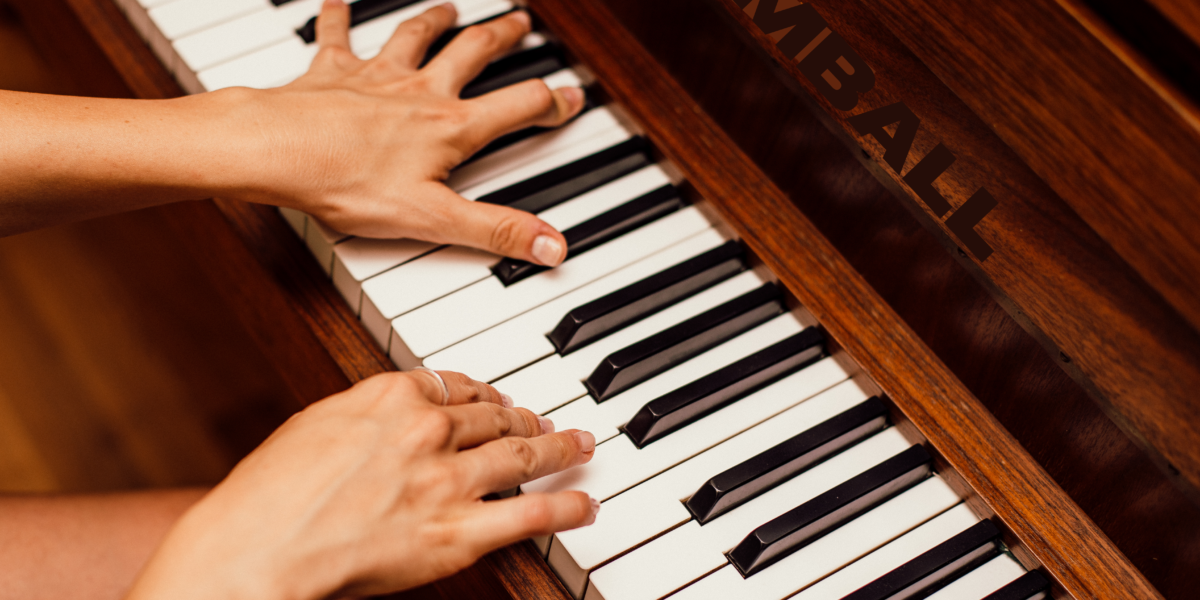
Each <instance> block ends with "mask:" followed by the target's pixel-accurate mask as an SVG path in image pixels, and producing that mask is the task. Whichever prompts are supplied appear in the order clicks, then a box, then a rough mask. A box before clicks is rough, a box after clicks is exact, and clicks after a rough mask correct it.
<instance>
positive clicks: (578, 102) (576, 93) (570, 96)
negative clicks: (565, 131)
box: [558, 87, 583, 109]
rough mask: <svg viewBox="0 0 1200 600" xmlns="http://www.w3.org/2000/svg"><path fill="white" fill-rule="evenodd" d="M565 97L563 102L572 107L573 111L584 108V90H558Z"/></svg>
mask: <svg viewBox="0 0 1200 600" xmlns="http://www.w3.org/2000/svg"><path fill="white" fill-rule="evenodd" d="M558 92H559V93H560V94H562V96H563V100H566V101H567V104H569V105H571V108H572V109H575V108H578V107H580V106H583V90H582V89H580V88H577V87H569V88H562V89H561V90H558Z"/></svg>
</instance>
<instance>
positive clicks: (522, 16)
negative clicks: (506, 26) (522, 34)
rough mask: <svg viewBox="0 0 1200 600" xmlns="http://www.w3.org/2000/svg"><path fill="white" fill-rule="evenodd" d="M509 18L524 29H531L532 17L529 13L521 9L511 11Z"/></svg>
mask: <svg viewBox="0 0 1200 600" xmlns="http://www.w3.org/2000/svg"><path fill="white" fill-rule="evenodd" d="M509 18H510V19H512V20H513V21H516V22H517V23H518V24H520V25H521V26H522V27H524V28H525V31H530V30H532V29H533V19H531V18H529V13H527V12H525V11H523V10H518V11H516V12H513V13H512V15H511V16H509Z"/></svg>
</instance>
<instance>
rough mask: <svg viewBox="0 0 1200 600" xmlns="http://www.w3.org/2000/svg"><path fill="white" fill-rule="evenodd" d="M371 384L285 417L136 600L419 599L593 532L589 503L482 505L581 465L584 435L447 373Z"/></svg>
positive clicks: (169, 547)
mask: <svg viewBox="0 0 1200 600" xmlns="http://www.w3.org/2000/svg"><path fill="white" fill-rule="evenodd" d="M440 374H441V376H442V378H443V379H444V380H445V382H446V385H447V389H448V391H449V399H448V400H449V402H448V405H447V406H441V405H440V402H441V400H442V395H443V391H442V389H441V384H440V383H439V382H437V378H436V377H433V376H432V375H430V374H428V373H423V372H420V371H416V372H413V373H407V374H402V373H392V374H386V375H380V376H376V377H373V378H370V379H367V380H365V381H363V382H361V383H359V384H357V385H355V386H354V387H352V388H351V389H350V390H348V391H346V392H343V393H341V394H337V395H335V396H332V397H330V398H327V399H325V400H322V401H321V402H318V403H316V404H314V405H312V406H310V407H308V408H307V409H305V410H304V411H302V412H300V413H299V414H297V415H295V416H293V417H292V418H291V419H290V420H289V421H288V422H287V423H285V424H284V425H283V426H282V427H281V428H280V429H279V430H278V431H276V432H275V433H274V434H273V435H272V436H271V437H270V438H268V439H267V441H266V442H265V443H264V444H263V445H262V446H261V447H259V448H258V449H257V450H255V451H254V452H253V453H251V454H250V456H248V457H247V458H246V459H245V460H243V461H242V462H241V463H240V464H238V466H237V467H236V468H235V469H234V470H233V472H232V473H231V474H230V475H229V477H228V478H226V479H225V480H224V481H222V482H221V483H220V484H219V485H217V487H216V488H214V489H213V491H212V492H211V493H210V494H209V495H208V496H206V497H205V498H204V499H203V500H201V501H200V502H199V503H198V504H197V505H196V506H195V507H194V508H193V509H191V510H190V511H189V512H188V513H187V514H186V515H185V516H184V517H183V518H182V519H181V520H180V522H179V523H178V525H176V527H175V528H174V529H173V530H172V531H171V533H170V534H169V535H168V536H167V539H166V541H165V542H164V543H163V545H162V546H161V547H160V548H159V549H158V551H157V552H156V554H155V556H154V558H153V559H151V561H150V563H149V565H148V566H147V568H146V570H145V571H144V572H143V574H142V576H141V578H140V579H139V580H138V582H137V583H136V584H135V586H134V589H133V592H132V593H131V594H130V596H129V598H135V599H136V598H173V599H187V598H193V597H194V598H216V597H221V598H242V597H246V598H258V599H270V598H327V597H340V596H366V595H376V594H383V593H389V592H394V591H397V590H402V589H407V588H412V587H415V586H418V585H422V584H424V583H427V582H430V581H433V580H435V579H439V578H442V577H445V576H448V575H450V574H452V573H454V572H456V571H459V570H461V569H463V568H465V567H467V566H468V565H470V564H471V563H473V562H474V561H475V560H477V559H478V558H479V557H481V556H482V555H483V554H485V553H487V552H490V551H491V550H494V549H496V548H499V547H502V546H505V545H508V544H511V543H513V542H516V541H518V540H522V539H525V538H527V537H529V536H532V535H544V534H549V533H553V532H556V531H560V530H565V529H571V528H574V527H580V526H583V525H588V524H590V523H592V522H593V521H595V518H596V512H597V510H598V509H599V503H597V502H595V501H594V500H592V499H590V498H589V497H588V496H587V495H586V494H584V493H582V492H560V493H555V494H531V495H521V496H517V497H514V498H508V499H504V500H496V501H489V502H483V501H481V500H480V498H481V497H482V496H484V495H486V494H489V493H492V492H497V491H501V490H505V489H510V488H512V487H514V486H516V485H519V484H521V483H524V482H527V481H530V480H532V479H536V478H538V477H542V476H545V475H548V474H551V473H555V472H558V471H562V470H564V469H567V468H570V467H573V466H575V465H578V464H582V463H585V462H587V461H588V460H590V459H591V457H592V455H593V453H594V451H595V438H594V437H593V436H592V435H591V434H590V433H586V432H578V431H573V430H572V431H564V432H559V433H553V425H552V424H550V422H549V421H548V420H546V419H545V418H540V417H538V416H536V415H534V414H533V413H531V412H530V411H528V410H525V409H520V408H516V409H513V408H505V405H508V406H511V400H508V399H507V397H504V396H501V395H500V393H499V392H497V391H496V390H495V389H494V388H492V387H491V386H489V385H487V384H483V383H479V382H476V381H473V380H471V379H469V378H467V377H466V376H463V375H460V374H457V373H451V372H444V371H443V372H440Z"/></svg>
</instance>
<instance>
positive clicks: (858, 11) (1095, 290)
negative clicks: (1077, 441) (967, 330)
mask: <svg viewBox="0 0 1200 600" xmlns="http://www.w3.org/2000/svg"><path fill="white" fill-rule="evenodd" d="M720 5H721V6H722V7H723V8H724V9H725V10H726V14H727V15H728V17H729V18H730V19H732V20H734V21H735V22H736V23H738V24H739V27H740V28H741V29H742V30H743V31H746V32H747V35H750V36H752V37H753V39H754V40H755V41H756V42H757V43H758V46H759V48H760V49H761V51H762V52H764V53H765V54H766V55H767V56H770V57H771V58H772V60H773V61H775V64H776V65H777V66H778V68H780V69H782V70H783V71H784V72H786V73H787V74H788V76H789V80H790V81H791V82H793V83H792V85H794V86H796V88H797V89H798V90H803V91H804V92H805V93H808V94H811V93H812V90H811V89H810V88H809V87H808V84H807V82H806V81H802V79H803V77H802V75H801V74H800V73H799V71H798V70H797V68H796V65H795V64H794V63H793V62H792V61H790V60H787V59H786V58H785V57H783V56H782V55H780V54H779V51H778V49H776V48H775V46H774V42H773V40H771V39H770V38H769V37H767V36H766V35H765V34H763V33H762V32H761V31H758V30H757V28H756V27H755V26H754V25H753V24H752V23H751V22H750V19H749V17H748V16H747V15H746V14H745V13H744V12H742V11H741V10H740V9H738V7H737V6H736V5H735V4H733V2H732V1H731V0H721V2H720ZM814 5H816V6H817V7H818V9H819V10H820V11H821V13H822V14H823V15H824V16H825V17H826V19H827V20H828V21H829V23H830V26H831V27H832V28H834V29H836V30H837V31H839V32H840V33H841V34H842V35H843V36H844V37H846V39H847V40H849V42H850V43H851V45H852V46H854V47H855V48H856V49H857V50H858V52H859V53H860V54H861V55H862V56H863V58H864V59H865V60H866V61H867V63H868V64H870V65H872V66H873V69H875V70H876V71H877V72H878V73H879V74H880V75H879V76H878V77H877V78H876V85H875V88H874V89H873V90H872V91H871V92H869V93H868V94H867V95H866V96H865V97H864V98H863V99H862V100H861V101H860V104H859V107H858V108H857V109H856V110H855V114H859V113H860V112H861V111H865V110H869V109H871V108H875V107H879V106H885V105H887V104H891V103H893V102H896V101H897V100H903V101H904V102H905V103H906V104H907V105H908V106H909V107H910V108H911V109H912V110H913V111H914V112H915V113H916V114H917V115H918V116H919V117H920V118H921V119H922V125H921V129H922V132H921V133H919V134H918V136H917V139H916V143H915V144H914V149H913V152H912V153H911V155H910V156H909V162H908V165H909V168H911V166H912V165H913V164H915V162H916V161H917V160H918V159H919V158H920V157H922V156H924V154H925V153H926V152H928V151H929V150H930V149H932V148H933V146H934V145H936V144H937V143H939V142H942V143H945V144H946V145H947V146H948V147H950V148H951V149H953V150H954V151H955V152H959V153H960V155H961V156H962V158H960V160H959V161H958V162H957V163H956V164H955V165H954V167H952V169H951V170H950V171H948V172H947V173H946V174H945V175H943V176H942V177H941V178H940V179H939V180H938V185H939V189H940V190H941V192H942V193H943V194H944V195H945V196H946V197H947V198H948V199H950V200H951V203H952V204H958V203H961V202H963V201H965V199H966V198H967V197H968V196H970V195H971V194H973V193H974V192H975V191H976V190H978V189H979V188H980V187H981V186H985V185H986V186H987V188H988V189H989V190H990V191H991V192H992V193H993V194H994V195H995V196H996V197H997V198H1000V199H1001V205H1000V206H999V207H998V208H997V209H996V210H994V211H993V212H992V214H991V215H989V216H988V218H987V219H985V220H984V222H983V223H981V224H980V226H979V227H978V229H979V230H980V232H981V233H982V234H983V235H984V236H985V237H986V238H987V239H988V240H990V243H991V244H992V246H993V247H995V249H996V251H995V254H994V255H993V256H992V257H991V258H990V259H988V260H987V261H986V262H984V263H983V264H979V263H976V262H975V261H974V260H970V261H964V262H965V263H966V264H967V265H968V266H969V267H970V268H971V269H972V270H973V272H974V273H976V275H977V276H978V277H979V278H980V280H981V281H982V282H984V284H985V285H986V286H988V287H989V289H990V290H991V291H992V292H993V294H994V295H995V296H996V297H997V299H998V301H999V302H1001V304H1002V305H1004V306H1005V307H1006V308H1008V309H1009V311H1010V313H1011V314H1012V315H1013V316H1014V318H1016V319H1017V320H1018V322H1020V323H1021V324H1022V325H1023V326H1024V327H1026V328H1027V329H1028V330H1029V331H1030V332H1031V333H1032V334H1033V335H1034V336H1035V337H1037V338H1038V339H1039V340H1041V341H1042V342H1043V343H1044V344H1045V345H1046V347H1047V350H1048V351H1050V352H1051V354H1052V355H1055V356H1061V357H1063V358H1064V360H1063V361H1062V362H1063V368H1064V369H1066V370H1067V372H1068V373H1070V374H1071V375H1072V376H1073V377H1075V378H1076V380H1077V381H1079V382H1080V383H1081V385H1083V386H1084V387H1085V389H1087V390H1088V391H1089V393H1090V394H1091V395H1092V396H1093V397H1094V398H1096V399H1097V401H1099V402H1100V403H1101V405H1102V406H1104V407H1105V408H1106V409H1107V410H1108V412H1109V415H1110V416H1111V417H1112V418H1113V420H1114V421H1115V422H1117V423H1118V424H1119V425H1121V426H1122V427H1123V428H1124V429H1125V430H1126V431H1127V432H1129V433H1130V434H1131V437H1133V439H1135V440H1138V441H1139V442H1140V443H1142V444H1143V446H1144V447H1145V448H1146V449H1148V450H1149V451H1150V452H1151V453H1152V456H1154V457H1156V458H1157V460H1158V462H1159V464H1160V466H1161V468H1163V469H1164V470H1167V471H1168V472H1170V473H1172V474H1174V473H1176V472H1181V473H1182V478H1181V479H1180V484H1181V485H1183V486H1185V488H1186V489H1187V491H1188V492H1189V493H1192V494H1193V495H1194V494H1196V490H1197V489H1198V488H1197V482H1200V453H1197V452H1195V449H1196V448H1200V403H1197V402H1196V401H1195V399H1194V396H1193V394H1192V393H1191V391H1190V390H1192V389H1194V388H1195V387H1196V386H1198V385H1200V363H1198V362H1197V361H1196V360H1195V357H1196V356H1200V336H1197V334H1196V332H1195V331H1194V330H1193V329H1192V327H1191V326H1190V324H1189V323H1188V322H1187V321H1186V320H1184V319H1183V318H1181V317H1180V316H1179V315H1178V313H1176V312H1175V311H1174V310H1173V309H1172V307H1171V306H1169V305H1168V304H1167V303H1165V302H1164V301H1163V300H1162V299H1161V298H1160V297H1159V296H1158V295H1157V294H1156V293H1155V292H1154V290H1152V289H1150V288H1149V287H1148V286H1147V285H1146V282H1145V281H1144V280H1143V279H1142V278H1141V276H1139V274H1138V273H1136V272H1134V271H1133V270H1132V269H1131V268H1130V267H1129V266H1128V265H1126V264H1125V263H1124V262H1123V261H1122V260H1121V258H1120V257H1118V256H1117V255H1116V253H1115V252H1114V250H1113V249H1112V248H1111V247H1110V246H1108V244H1107V243H1105V241H1104V240H1102V239H1100V237H1099V236H1098V235H1097V234H1096V233H1095V232H1093V231H1092V230H1091V229H1090V227H1089V226H1088V224H1087V223H1085V222H1084V221H1083V220H1082V219H1081V218H1080V217H1079V216H1078V215H1076V214H1075V213H1074V211H1073V210H1072V209H1071V207H1070V206H1068V205H1067V204H1066V203H1065V202H1063V201H1062V199H1061V198H1059V197H1058V196H1057V194H1055V192H1054V190H1052V189H1050V188H1049V186H1048V185H1047V184H1046V183H1045V182H1043V181H1042V180H1041V179H1040V178H1039V177H1038V175H1037V174H1036V173H1034V172H1033V171H1032V170H1031V169H1030V168H1029V167H1028V166H1026V165H1025V163H1024V162H1023V161H1022V160H1021V157H1019V156H1017V155H1016V154H1015V153H1013V151H1012V150H1011V149H1010V148H1009V146H1008V145H1007V144H1005V143H1004V142H1003V141H1002V140H1000V139H999V138H998V137H997V136H996V134H995V133H994V132H993V131H992V129H991V128H990V127H988V126H987V125H986V124H985V122H984V121H983V120H981V119H980V117H978V116H976V115H975V113H974V112H972V110H971V108H970V107H968V106H967V105H965V104H964V103H963V102H962V100H960V99H959V98H958V96H957V95H956V94H955V93H954V92H952V91H951V90H949V89H947V88H946V87H945V85H943V84H942V83H941V80H940V79H939V78H938V77H936V76H935V75H934V74H933V73H932V72H931V71H930V70H929V69H928V68H927V67H926V66H925V64H924V63H923V62H921V61H920V60H919V59H917V57H916V56H914V55H913V53H912V52H911V51H910V50H909V49H908V47H907V46H905V45H904V44H903V43H901V41H900V40H899V39H897V37H896V36H895V35H893V33H892V31H893V30H894V29H896V28H897V26H896V25H895V24H889V25H887V26H885V25H883V24H881V23H880V21H879V19H877V18H876V12H874V11H869V10H867V9H866V8H865V7H863V6H862V5H861V4H859V3H857V2H843V3H829V4H826V3H822V2H814ZM897 10H898V9H897ZM947 10H949V9H947ZM960 16H961V15H960ZM909 18H915V17H909ZM960 21H961V19H960ZM956 22H958V21H956ZM1001 23H1003V22H1001ZM930 37H936V36H929V35H927V36H925V37H924V38H922V40H920V42H921V43H926V44H928V43H931V42H930V41H929V38H930ZM913 43H917V41H916V40H914V41H913ZM943 50H945V51H947V52H949V51H950V50H949V49H943ZM959 50H961V49H955V51H959ZM963 60H967V59H965V58H964V59H963ZM983 73H985V71H983V70H979V71H978V72H975V73H973V74H972V76H973V77H974V80H978V81H981V82H983V81H985V80H986V81H989V82H990V83H980V84H979V85H980V86H982V87H986V86H988V85H994V86H995V87H996V88H997V90H996V91H995V94H996V95H999V96H1003V97H1005V98H1008V100H1009V101H1011V102H1020V100H1019V99H1018V98H1017V97H1016V96H1015V95H1014V94H1013V93H1012V92H1009V91H1004V90H1002V89H1000V88H1003V87H1004V86H1003V85H1002V83H1005V82H994V81H991V80H990V79H989V78H988V77H987V76H986V75H984V74H983ZM980 93H981V94H982V93H983V91H982V89H981V90H980ZM815 102H816V103H817V104H818V105H820V106H821V111H819V114H820V116H821V117H822V118H826V119H829V120H830V123H831V124H832V125H833V127H834V130H835V131H836V132H839V133H840V135H843V136H844V137H845V139H847V140H848V141H849V143H851V144H852V145H853V146H855V147H863V148H865V149H866V151H867V152H869V153H870V154H871V155H872V156H875V157H878V156H879V155H881V154H882V150H881V149H880V147H879V146H878V145H877V144H876V143H875V142H874V140H873V139H871V138H867V139H866V140H863V139H860V138H858V136H857V133H856V132H855V131H854V129H853V128H852V127H850V126H849V124H848V123H847V122H846V117H847V116H848V115H847V114H843V113H840V112H839V111H837V110H835V109H833V108H832V107H831V106H829V105H828V103H827V102H825V101H824V99H816V100H815ZM1026 133H1028V134H1029V136H1030V138H1029V140H1027V141H1026V142H1025V143H1027V144H1037V143H1039V142H1040V140H1041V138H1040V136H1041V135H1042V134H1043V133H1044V132H1042V131H1038V132H1031V131H1029V132H1026ZM1176 133H1178V132H1176ZM1179 135H1184V137H1186V134H1179ZM1059 156H1063V155H1059ZM869 166H870V167H871V168H872V169H873V172H874V173H875V175H876V176H877V178H878V179H879V180H880V181H882V182H883V183H884V184H885V185H886V186H888V187H889V189H891V190H892V191H893V193H894V194H895V195H896V196H897V197H900V198H908V199H910V201H911V204H910V206H911V207H912V208H913V209H914V210H915V211H916V214H917V216H918V218H919V219H921V220H922V221H923V222H924V223H925V224H926V225H927V226H928V227H929V229H930V231H934V232H937V233H938V234H939V236H940V237H941V239H942V241H943V243H944V244H946V246H947V247H948V249H950V250H951V251H956V242H955V241H954V239H953V238H952V237H951V236H950V235H949V233H948V230H946V228H945V226H944V224H942V223H941V221H940V220H939V219H937V218H936V217H935V216H934V215H933V213H932V212H931V211H930V210H929V209H928V208H925V207H924V205H923V204H921V203H919V202H918V201H917V200H916V196H915V195H914V193H913V192H912V190H911V189H909V188H908V187H907V185H906V184H904V182H903V181H902V179H901V178H900V176H899V175H898V174H896V173H894V172H892V171H891V170H890V169H888V168H887V167H886V166H882V165H880V164H879V163H874V164H871V165H869ZM1064 169H1066V170H1073V169H1076V167H1073V166H1072V167H1064ZM1123 185H1127V184H1123ZM1129 218H1130V219H1132V218H1133V217H1132V216H1130V217H1129ZM1152 239H1162V238H1152ZM964 258H966V256H964Z"/></svg>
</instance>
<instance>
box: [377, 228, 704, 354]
mask: <svg viewBox="0 0 1200 600" xmlns="http://www.w3.org/2000/svg"><path fill="white" fill-rule="evenodd" d="M710 227H711V224H710V223H709V221H708V219H707V218H705V217H704V215H703V214H702V213H701V212H700V210H699V209H698V208H696V207H694V206H692V207H688V208H685V209H683V210H680V211H677V212H675V213H672V214H670V215H667V216H665V217H663V218H661V219H659V220H657V221H654V222H653V223H650V224H648V225H646V226H644V227H641V228H639V229H637V230H635V231H632V232H630V233H627V234H625V235H623V236H621V237H619V238H617V239H615V240H613V241H611V242H608V243H606V244H603V245H601V246H599V247H597V248H594V249H592V250H591V251H589V252H586V253H584V254H582V255H580V256H577V257H575V258H572V259H571V260H568V261H566V262H565V263H563V264H562V265H559V266H558V267H557V268H554V269H551V270H549V271H544V272H541V273H538V274H537V275H534V276H532V277H529V278H528V279H525V280H523V281H521V282H519V283H515V284H513V285H510V286H508V287H505V286H504V284H502V283H500V280H499V279H497V278H495V277H489V278H487V279H484V280H483V281H480V282H478V283H475V284H473V285H471V286H469V287H466V288H463V289H462V290H459V291H457V292H455V293H453V294H451V295H449V296H447V297H445V298H443V299H441V300H439V301H437V302H434V303H431V304H428V305H426V306H423V307H421V308H419V309H417V310H414V311H411V312H409V313H407V314H404V315H401V316H400V317H397V318H396V319H395V320H393V321H392V340H391V344H390V346H389V354H391V355H392V360H394V361H396V362H397V363H398V364H399V363H401V362H406V363H409V364H411V363H412V362H413V361H414V360H420V359H422V358H424V357H426V356H429V355H430V354H433V353H434V352H437V351H438V350H441V349H443V348H446V347H448V346H451V345H453V344H456V343H458V342H460V341H462V340H464V339H466V338H468V337H470V336H473V335H475V334H477V333H479V332H481V331H484V330H486V329H488V328H490V327H493V326H495V325H498V324H500V323H503V322H504V321H507V320H508V319H511V318H513V317H515V316H517V315H520V314H521V313H524V312H525V311H527V310H531V309H533V308H536V307H538V306H540V305H542V304H545V303H546V302H549V301H551V300H553V299H555V298H557V297H559V296H561V295H563V294H566V293H568V292H570V291H572V290H574V289H576V288H578V287H580V286H583V285H586V284H587V283H589V282H591V281H594V280H596V279H599V278H601V277H603V276H605V275H607V274H609V273H612V272H613V271H616V270H618V269H620V268H622V267H624V266H625V265H628V264H631V263H633V262H635V261H638V260H641V259H642V258H645V257H647V256H650V255H652V254H655V253H657V252H660V251H662V250H665V249H666V248H669V247H671V246H674V245H675V244H677V243H679V242H682V241H683V240H686V239H688V238H690V237H692V236H693V235H696V234H698V233H700V232H701V231H704V230H706V229H709V228H710Z"/></svg>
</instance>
